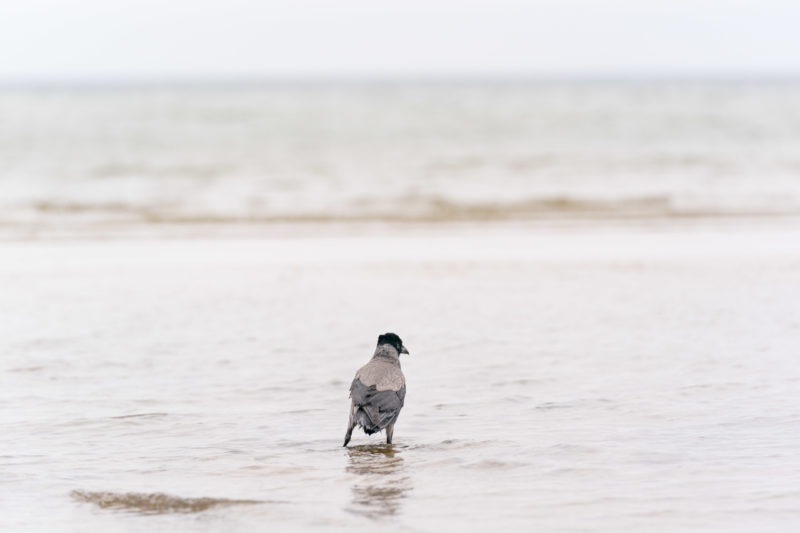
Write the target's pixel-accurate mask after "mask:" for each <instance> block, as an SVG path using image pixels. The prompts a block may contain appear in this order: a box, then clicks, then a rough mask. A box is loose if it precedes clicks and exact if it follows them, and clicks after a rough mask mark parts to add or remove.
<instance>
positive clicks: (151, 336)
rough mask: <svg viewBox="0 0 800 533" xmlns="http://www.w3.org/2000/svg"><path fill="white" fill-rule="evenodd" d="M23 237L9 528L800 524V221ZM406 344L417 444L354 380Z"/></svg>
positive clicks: (4, 442)
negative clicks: (381, 431) (375, 416)
mask: <svg viewBox="0 0 800 533" xmlns="http://www.w3.org/2000/svg"><path fill="white" fill-rule="evenodd" d="M303 231H305V232H306V234H305V236H302V235H301V234H302V232H301V231H299V230H298V235H295V236H294V237H291V238H289V237H283V238H271V239H251V240H193V241H188V240H155V241H133V240H130V241H110V242H95V241H70V242H49V243H48V242H17V243H5V244H3V245H2V247H1V248H0V286H2V293H3V294H2V299H1V300H0V333H1V334H0V353H2V354H3V357H2V363H1V364H2V376H3V386H2V388H0V406H2V409H0V423H1V424H2V425H1V426H0V470H1V471H2V472H3V476H2V477H1V478H0V495H1V496H2V497H0V511H2V512H0V529H2V530H4V531H54V530H80V531H107V530H113V531H153V530H158V529H178V530H214V531H217V530H220V529H222V528H224V529H225V530H228V531H251V530H257V529H264V528H266V527H278V528H279V529H285V530H289V529H291V530H316V529H326V530H327V529H332V530H345V529H347V530H351V529H352V528H353V527H370V528H371V529H375V530H387V531H441V530H454V529H460V530H474V531H483V530H486V529H488V528H498V529H507V530H517V531H523V530H525V531H528V530H531V529H534V528H538V529H542V530H547V531H586V530H592V531H615V532H616V531H620V530H624V529H636V530H647V531H687V530H695V531H700V530H702V531H726V532H727V531H754V530H758V531H771V530H783V531H787V530H791V529H793V528H794V526H795V525H796V524H797V523H798V520H800V511H799V510H798V509H800V507H798V505H797V503H798V501H800V490H798V487H800V461H799V460H798V459H797V457H798V452H800V407H798V406H800V402H798V399H800V398H798V392H797V391H798V385H800V367H798V365H797V362H796V358H797V353H798V348H799V347H800V306H798V305H797V302H798V299H799V297H800V249H799V248H798V246H797V243H798V242H800V233H799V232H798V230H797V229H796V227H795V226H792V225H787V224H782V225H775V226H744V225H741V226H737V227H736V228H731V227H724V228H718V227H714V226H702V227H697V226H692V227H691V228H683V229H680V228H675V227H661V228H659V227H652V228H650V229H647V230H644V229H635V228H633V227H630V226H621V227H612V226H602V227H598V226H596V225H593V226H586V227H582V228H574V227H573V228H569V229H563V228H562V229H559V228H548V229H546V230H545V229H541V228H539V227H538V226H522V225H515V226H509V225H500V226H485V227H482V228H475V227H461V228H459V227H455V226H454V227H448V228H441V227H437V228H435V229H431V228H428V229H424V228H402V229H398V228H395V229H394V230H392V231H388V230H387V231H384V233H382V234H379V235H376V234H373V233H371V232H369V231H364V232H362V233H360V234H358V233H357V234H351V235H350V236H348V237H344V236H335V235H323V236H317V235H315V232H314V231H313V228H309V227H304V229H303ZM385 331H396V332H397V333H399V334H400V335H401V336H402V337H403V340H404V341H405V343H406V345H407V346H408V347H409V349H410V351H411V355H410V356H409V357H404V358H403V360H402V363H403V369H404V372H405V374H406V378H407V382H408V394H407V398H406V406H405V408H404V410H403V412H402V414H401V416H400V420H399V422H398V424H397V427H396V430H395V444H394V445H393V446H386V445H385V444H382V442H381V437H382V436H372V437H367V436H365V435H363V433H360V432H356V433H355V434H354V439H353V442H352V443H351V446H350V447H348V448H342V447H341V442H342V438H343V435H344V430H345V425H346V421H347V420H346V419H347V416H346V415H347V406H348V398H347V389H348V386H349V382H350V380H351V379H352V377H353V374H354V373H355V370H356V369H357V368H358V367H359V366H361V365H362V364H363V363H364V362H366V360H367V359H368V358H369V356H370V354H371V353H372V349H373V344H374V342H375V338H376V337H377V335H378V333H382V332H385Z"/></svg>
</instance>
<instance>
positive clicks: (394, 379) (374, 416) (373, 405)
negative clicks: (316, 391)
mask: <svg viewBox="0 0 800 533" xmlns="http://www.w3.org/2000/svg"><path fill="white" fill-rule="evenodd" d="M401 353H404V354H408V350H406V347H405V346H403V341H402V340H400V337H398V336H397V335H395V334H394V333H385V334H383V335H381V336H379V337H378V346H377V348H375V353H374V354H373V355H372V359H370V361H369V363H367V364H366V365H364V366H362V367H361V368H359V369H358V372H356V377H355V379H354V380H353V383H352V385H350V398H352V402H351V403H350V421H349V422H348V423H347V433H346V434H345V436H344V446H347V443H348V442H350V437H351V435H352V434H353V428H355V427H356V426H359V427H361V428H363V429H364V433H366V434H367V435H372V434H373V433H377V432H379V431H380V430H382V429H385V430H386V444H391V443H392V434H393V433H394V423H395V422H397V417H398V416H399V415H400V409H402V408H403V401H404V400H405V397H406V378H405V376H403V371H402V370H400V354H401Z"/></svg>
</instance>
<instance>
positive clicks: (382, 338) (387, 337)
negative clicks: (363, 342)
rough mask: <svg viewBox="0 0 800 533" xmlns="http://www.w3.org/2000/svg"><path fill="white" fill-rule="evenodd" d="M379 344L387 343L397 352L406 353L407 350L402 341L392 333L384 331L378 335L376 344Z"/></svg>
mask: <svg viewBox="0 0 800 533" xmlns="http://www.w3.org/2000/svg"><path fill="white" fill-rule="evenodd" d="M381 344H389V345H390V346H393V347H394V349H395V350H397V353H398V354H401V353H404V354H406V355H408V350H407V349H406V347H405V346H403V341H402V340H401V339H400V337H398V336H397V335H395V334H394V333H384V334H383V335H379V336H378V346H380V345H381Z"/></svg>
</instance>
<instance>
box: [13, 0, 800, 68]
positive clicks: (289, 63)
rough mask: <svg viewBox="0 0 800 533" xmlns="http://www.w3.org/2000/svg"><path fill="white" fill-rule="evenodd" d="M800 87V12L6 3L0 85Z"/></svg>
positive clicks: (731, 1)
mask: <svg viewBox="0 0 800 533" xmlns="http://www.w3.org/2000/svg"><path fill="white" fill-rule="evenodd" d="M626 74H628V75H660V74H662V75H663V74H666V75H672V74H677V75H686V74H689V75H694V74H706V75H708V74H712V75H714V74H735V75H742V74H744V75H747V74H753V75H785V74H788V75H795V74H800V0H758V1H757V0H529V1H515V0H491V1H490V0H452V1H449V0H438V1H437V0H427V1H418V0H395V1H393V2H388V1H381V0H273V1H269V0H262V1H254V0H225V1H208V0H172V1H170V0H158V1H156V0H17V1H14V0H5V1H0V80H4V81H31V80H34V81H43V80H54V81H63V80H71V81H75V80H151V79H155V80H158V79H168V80H176V79H177V80H180V79H195V78H200V79H204V78H210V79H231V78H233V79H236V78H262V77H286V76H289V77H298V76H299V77H317V78H318V77H327V76H335V77H349V76H355V77H386V76H388V77H401V76H436V77H447V76H487V77H491V76H493V75H500V76H554V75H555V76H564V75H566V76H598V75H599V76H603V75H626Z"/></svg>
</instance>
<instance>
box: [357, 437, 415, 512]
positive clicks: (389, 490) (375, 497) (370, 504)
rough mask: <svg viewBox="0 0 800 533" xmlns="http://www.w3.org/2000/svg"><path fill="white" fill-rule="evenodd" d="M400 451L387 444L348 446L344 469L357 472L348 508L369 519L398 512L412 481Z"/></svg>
mask: <svg viewBox="0 0 800 533" xmlns="http://www.w3.org/2000/svg"><path fill="white" fill-rule="evenodd" d="M402 452H403V450H402V449H401V448H399V447H397V446H395V447H392V445H390V444H381V445H364V446H351V447H350V448H348V449H347V453H348V455H349V459H350V462H349V464H348V466H347V472H348V473H350V474H356V475H357V477H356V479H355V481H354V483H353V487H352V491H353V502H352V503H351V505H350V507H348V509H347V510H348V511H350V512H352V513H356V514H360V515H362V516H366V517H368V518H374V519H378V518H382V517H386V516H392V515H395V514H397V513H398V512H399V510H400V507H401V505H402V503H403V498H405V497H406V494H407V493H408V491H410V490H411V482H410V479H409V478H408V476H406V475H405V467H404V465H403V457H402V456H401V454H402Z"/></svg>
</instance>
